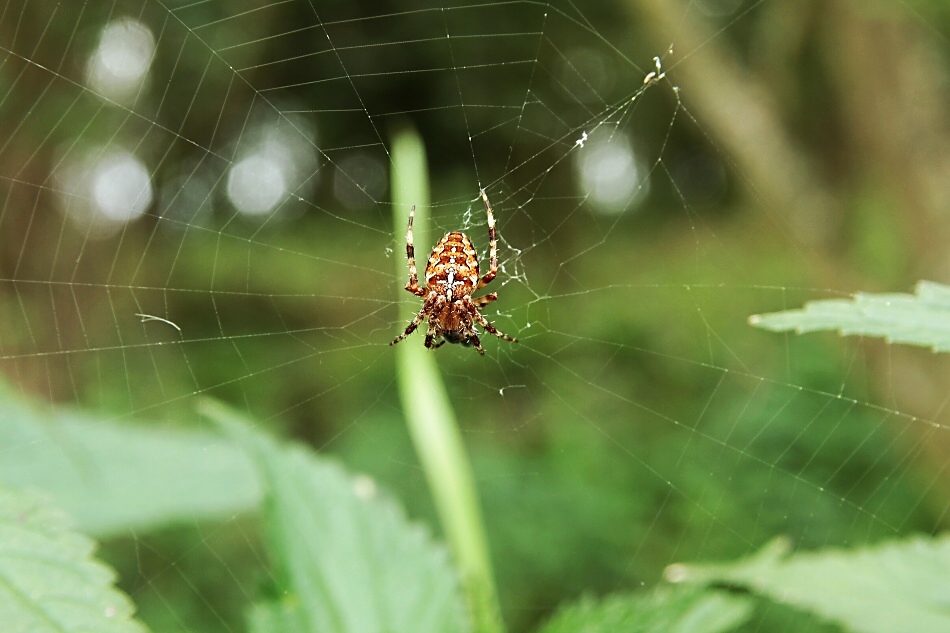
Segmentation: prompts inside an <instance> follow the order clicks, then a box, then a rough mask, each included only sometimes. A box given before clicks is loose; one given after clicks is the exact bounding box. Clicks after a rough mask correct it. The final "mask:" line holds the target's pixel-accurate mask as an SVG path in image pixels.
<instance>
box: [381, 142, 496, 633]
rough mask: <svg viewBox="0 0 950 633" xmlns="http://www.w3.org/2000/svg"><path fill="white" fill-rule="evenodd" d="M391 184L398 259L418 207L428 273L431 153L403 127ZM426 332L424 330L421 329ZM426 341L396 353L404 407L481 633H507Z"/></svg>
mask: <svg viewBox="0 0 950 633" xmlns="http://www.w3.org/2000/svg"><path fill="white" fill-rule="evenodd" d="M391 182H392V189H393V220H394V224H395V234H396V236H397V237H396V248H395V249H394V252H395V253H397V254H399V253H402V252H403V244H404V243H405V234H406V224H407V222H408V220H409V209H410V207H412V206H413V205H415V207H416V212H415V218H414V221H413V233H414V236H415V239H414V242H415V244H416V246H417V247H418V246H420V245H421V246H422V249H423V250H424V251H425V252H422V251H417V253H416V260H417V262H421V264H422V266H423V267H424V266H425V262H426V260H427V257H428V254H429V253H428V247H427V246H426V245H428V244H429V243H430V242H429V241H427V239H426V237H427V233H428V231H427V228H428V224H429V212H428V211H429V209H428V204H429V179H428V167H427V164H426V155H425V148H424V147H423V145H422V140H421V139H420V138H419V136H418V134H417V133H416V131H415V130H414V129H411V128H408V127H404V128H401V129H400V130H398V131H397V133H396V134H395V135H394V137H393V145H392V176H391ZM395 259H396V269H397V273H398V277H399V279H405V278H407V276H408V268H407V266H406V260H405V259H404V258H403V257H399V256H398V255H397V257H396V258H395ZM420 272H423V271H420ZM418 306H419V304H418V303H417V302H412V303H411V304H410V303H409V302H402V303H401V308H400V314H401V315H402V316H403V317H405V318H404V322H408V321H409V320H410V319H411V318H412V317H413V315H414V313H415V311H416V310H418ZM424 329H425V325H424V324H423V325H422V326H421V327H420V330H422V331H424ZM420 335H421V332H420ZM419 338H420V337H419V336H417V337H414V338H409V339H407V340H404V341H402V342H401V343H400V344H399V345H396V346H395V353H396V366H397V377H396V380H397V383H398V386H399V396H400V400H401V402H402V408H403V411H404V412H405V415H406V422H407V424H408V426H409V433H410V435H411V436H412V441H413V443H414V445H415V448H416V453H417V454H418V455H419V460H420V462H421V463H422V467H423V470H424V471H425V475H426V480H427V481H428V484H429V490H430V491H431V494H432V497H433V499H434V502H435V506H436V511H437V512H438V514H439V520H440V521H441V523H442V529H443V531H444V532H445V537H446V539H447V541H448V544H449V548H450V549H451V551H452V554H453V556H454V558H455V563H456V565H457V567H458V569H459V572H460V575H461V580H462V588H463V590H464V592H465V595H466V598H467V600H468V605H469V610H470V612H471V615H472V619H473V621H474V630H475V631H477V632H478V633H501V632H502V631H503V630H504V627H503V624H502V621H501V615H500V611H499V608H498V598H497V593H496V590H495V582H494V578H493V574H492V568H491V563H490V560H489V553H488V541H487V539H486V537H485V528H484V523H483V520H482V512H481V507H480V506H479V501H478V496H477V494H476V491H475V484H474V478H473V475H472V468H471V465H470V463H469V460H468V455H467V454H466V452H465V446H464V444H463V443H462V436H461V433H460V432H459V427H458V422H457V420H456V418H455V413H454V411H453V410H452V405H451V402H450V401H449V397H448V394H447V393H446V391H445V385H444V383H443V382H442V377H441V375H440V374H439V370H438V368H437V367H436V364H435V355H434V354H433V353H431V351H430V350H428V349H426V348H425V347H424V346H423V345H422V342H421V341H420V340H419ZM476 360H478V359H476Z"/></svg>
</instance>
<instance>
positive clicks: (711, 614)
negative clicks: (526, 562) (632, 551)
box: [539, 586, 754, 633]
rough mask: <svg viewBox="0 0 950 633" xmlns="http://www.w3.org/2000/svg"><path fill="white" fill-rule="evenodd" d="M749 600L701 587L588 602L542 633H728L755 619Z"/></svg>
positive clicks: (553, 621) (556, 618)
mask: <svg viewBox="0 0 950 633" xmlns="http://www.w3.org/2000/svg"><path fill="white" fill-rule="evenodd" d="M753 606H754V604H753V601H752V600H751V599H750V598H748V597H745V596H739V595H732V594H728V593H726V592H723V591H717V590H711V589H710V590H707V589H704V588H698V587H675V586H666V587H661V588H658V589H656V590H655V591H653V592H651V593H632V594H619V595H613V596H608V597H606V598H604V599H602V600H595V599H593V598H583V599H581V600H580V601H579V602H577V603H575V604H572V605H569V606H567V607H565V608H563V609H561V611H559V612H558V613H557V614H556V615H555V616H554V618H552V619H551V621H550V622H548V623H547V624H546V625H545V626H543V627H542V628H541V630H540V632H539V633H619V632H621V631H622V632H623V633H723V632H725V631H732V630H734V629H735V628H737V627H738V626H740V625H742V624H743V623H744V622H745V621H746V620H748V619H749V617H750V616H751V615H752V611H753Z"/></svg>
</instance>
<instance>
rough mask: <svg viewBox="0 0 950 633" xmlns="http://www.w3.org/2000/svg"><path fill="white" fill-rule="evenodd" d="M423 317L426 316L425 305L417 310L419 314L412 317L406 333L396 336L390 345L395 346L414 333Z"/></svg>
mask: <svg viewBox="0 0 950 633" xmlns="http://www.w3.org/2000/svg"><path fill="white" fill-rule="evenodd" d="M425 315H426V305H425V304H423V306H422V309H421V310H419V313H418V314H416V316H415V317H413V319H412V321H411V322H410V323H409V325H407V326H406V331H405V332H403V333H402V334H400V335H399V336H397V337H396V338H394V339H393V340H392V342H391V343H390V345H395V344H396V343H398V342H399V341H401V340H402V339H404V338H406V337H407V336H409V335H410V334H412V333H413V332H415V331H416V328H417V327H419V324H420V323H422V319H424V318H425Z"/></svg>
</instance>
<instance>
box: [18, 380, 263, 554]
mask: <svg viewBox="0 0 950 633" xmlns="http://www.w3.org/2000/svg"><path fill="white" fill-rule="evenodd" d="M0 420H3V423H2V424H0V446H2V447H3V453H2V459H0V483H3V484H7V485H9V486H11V487H17V488H21V487H30V488H41V489H43V490H45V491H46V492H48V493H49V494H50V495H52V497H53V499H54V501H55V502H56V504H57V505H58V506H59V507H60V508H62V509H63V510H65V511H66V512H67V513H69V514H70V515H71V516H72V518H73V520H74V521H75V522H76V525H77V526H78V527H79V529H81V530H82V531H84V532H87V533H90V534H94V535H96V536H98V537H100V538H101V537H106V536H112V535H115V534H122V533H128V531H129V530H130V529H145V528H151V527H155V526H160V525H165V524H168V523H171V522H175V521H189V522H194V521H197V520H201V519H213V518H220V517H222V516H229V515H232V514H234V513H236V512H240V511H245V510H248V509H250V508H254V507H257V506H258V505H259V502H260V498H261V494H262V493H261V485H260V482H259V480H258V478H257V474H256V472H255V471H254V468H253V466H252V465H251V462H250V460H248V459H247V456H246V455H245V454H244V453H243V452H242V451H241V450H239V449H237V448H236V447H234V446H233V445H232V444H231V443H230V442H227V441H226V440H224V439H222V438H221V436H220V435H218V434H215V433H212V432H202V431H196V430H187V429H180V428H175V429H167V428H157V427H149V426H143V425H142V424H141V423H137V422H104V421H100V420H95V419H93V418H92V417H89V416H85V415H81V414H78V413H72V412H69V411H65V410H63V411H60V410H56V411H53V412H50V411H49V409H48V408H47V409H45V410H44V411H43V412H42V413H41V412H40V411H38V410H37V409H36V408H35V407H32V406H29V405H28V404H26V403H24V402H21V401H19V400H18V399H16V398H15V397H14V396H13V395H12V393H11V392H10V390H9V389H8V388H6V387H5V386H4V385H0Z"/></svg>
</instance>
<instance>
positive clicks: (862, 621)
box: [667, 535, 950, 633]
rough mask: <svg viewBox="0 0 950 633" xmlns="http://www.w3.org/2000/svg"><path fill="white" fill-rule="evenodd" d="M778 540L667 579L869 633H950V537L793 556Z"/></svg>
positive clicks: (676, 571)
mask: <svg viewBox="0 0 950 633" xmlns="http://www.w3.org/2000/svg"><path fill="white" fill-rule="evenodd" d="M787 550H788V543H787V542H786V541H785V540H783V539H776V540H775V541H773V542H772V543H770V544H769V545H767V546H766V547H765V548H763V550H762V551H761V552H759V553H757V554H755V555H753V556H751V557H749V558H748V559H745V560H741V561H739V562H737V563H729V564H721V565H674V566H671V567H670V568H668V569H667V578H668V579H670V580H676V581H680V582H693V583H709V582H728V583H730V584H733V585H738V586H740V587H746V588H748V589H749V590H751V591H755V592H758V593H761V594H764V595H766V596H768V597H769V598H771V599H772V600H774V601H775V602H780V603H783V604H787V605H789V606H793V607H796V608H799V609H802V610H806V611H810V612H812V613H814V614H815V615H818V616H820V617H823V618H825V619H827V620H830V621H832V622H835V623H837V624H839V625H841V626H844V627H845V628H847V629H849V630H852V631H859V632H862V633H904V632H906V631H950V535H945V536H942V537H940V538H936V539H928V538H923V537H915V538H910V539H907V540H903V541H890V542H886V543H882V544H879V545H876V546H874V547H865V548H859V549H854V550H850V551H846V550H837V549H832V550H824V551H818V552H806V553H801V554H794V555H792V556H786V553H787Z"/></svg>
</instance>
